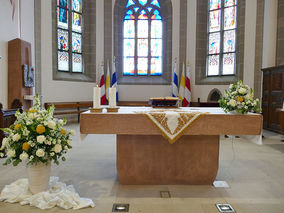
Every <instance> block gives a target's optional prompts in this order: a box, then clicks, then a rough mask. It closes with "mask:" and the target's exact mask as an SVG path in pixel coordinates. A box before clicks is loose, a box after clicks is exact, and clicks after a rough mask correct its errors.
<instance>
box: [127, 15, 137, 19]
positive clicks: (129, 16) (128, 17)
mask: <svg viewBox="0 0 284 213" xmlns="http://www.w3.org/2000/svg"><path fill="white" fill-rule="evenodd" d="M124 19H135V17H134V15H126V16H125V17H124Z"/></svg>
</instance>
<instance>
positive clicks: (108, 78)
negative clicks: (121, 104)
mask: <svg viewBox="0 0 284 213" xmlns="http://www.w3.org/2000/svg"><path fill="white" fill-rule="evenodd" d="M109 87H110V72H109V61H107V73H106V99H107V101H108V102H109Z"/></svg>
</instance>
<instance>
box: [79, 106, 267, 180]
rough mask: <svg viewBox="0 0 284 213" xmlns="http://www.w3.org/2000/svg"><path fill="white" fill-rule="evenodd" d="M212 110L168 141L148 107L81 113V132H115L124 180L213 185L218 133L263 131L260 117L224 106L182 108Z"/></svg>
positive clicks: (119, 163)
mask: <svg viewBox="0 0 284 213" xmlns="http://www.w3.org/2000/svg"><path fill="white" fill-rule="evenodd" d="M180 109H184V110H185V109H186V110H187V111H189V112H209V113H208V114H205V115H203V116H202V117H200V118H199V119H197V120H196V121H194V123H193V124H192V125H191V126H189V127H187V129H185V130H184V132H183V135H182V136H181V137H180V138H179V139H178V140H177V141H176V142H175V143H174V144H170V143H169V142H168V141H167V140H166V139H165V138H164V137H163V136H162V135H161V131H160V129H158V128H157V127H156V126H154V124H153V123H152V121H151V120H150V119H148V118H147V117H146V116H145V115H143V114H142V113H137V112H145V111H149V110H152V108H150V107H120V109H119V112H117V113H107V112H105V111H103V113H91V112H90V111H87V112H85V113H82V114H81V122H80V131H81V133H82V134H117V161H116V165H117V173H118V177H119V181H120V183H121V184H212V183H213V181H214V180H215V178H216V175H217V171H218V165H219V136H220V135H260V134H261V130H262V116H261V115H260V114H254V113H249V114H245V115H235V114H226V113H224V112H223V110H222V109H220V108H191V107H188V108H180Z"/></svg>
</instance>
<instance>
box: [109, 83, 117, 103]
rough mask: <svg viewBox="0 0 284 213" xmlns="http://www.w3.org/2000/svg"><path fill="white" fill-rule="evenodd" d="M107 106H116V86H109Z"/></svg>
mask: <svg viewBox="0 0 284 213" xmlns="http://www.w3.org/2000/svg"><path fill="white" fill-rule="evenodd" d="M109 107H110V108H115V107H116V88H115V87H111V88H109Z"/></svg>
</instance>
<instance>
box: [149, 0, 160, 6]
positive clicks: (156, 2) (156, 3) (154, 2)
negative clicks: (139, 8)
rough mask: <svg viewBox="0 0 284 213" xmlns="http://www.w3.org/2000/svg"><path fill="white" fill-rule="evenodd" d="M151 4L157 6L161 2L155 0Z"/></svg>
mask: <svg viewBox="0 0 284 213" xmlns="http://www.w3.org/2000/svg"><path fill="white" fill-rule="evenodd" d="M151 4H153V5H155V6H157V7H160V4H159V1H158V0H153V1H152V2H151Z"/></svg>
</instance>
